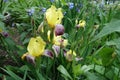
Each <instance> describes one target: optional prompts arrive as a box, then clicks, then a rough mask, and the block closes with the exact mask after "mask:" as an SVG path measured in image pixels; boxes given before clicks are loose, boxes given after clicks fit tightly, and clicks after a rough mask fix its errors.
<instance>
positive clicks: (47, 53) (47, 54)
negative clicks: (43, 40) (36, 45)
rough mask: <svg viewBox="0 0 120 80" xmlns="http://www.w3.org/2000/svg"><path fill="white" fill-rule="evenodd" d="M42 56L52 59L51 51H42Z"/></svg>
mask: <svg viewBox="0 0 120 80" xmlns="http://www.w3.org/2000/svg"><path fill="white" fill-rule="evenodd" d="M43 55H45V56H47V57H50V58H52V59H53V53H52V51H51V50H48V49H46V50H45V51H44V54H43Z"/></svg>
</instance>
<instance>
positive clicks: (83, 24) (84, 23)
mask: <svg viewBox="0 0 120 80" xmlns="http://www.w3.org/2000/svg"><path fill="white" fill-rule="evenodd" d="M78 25H79V26H80V27H85V26H86V21H85V20H80V21H79V24H78Z"/></svg>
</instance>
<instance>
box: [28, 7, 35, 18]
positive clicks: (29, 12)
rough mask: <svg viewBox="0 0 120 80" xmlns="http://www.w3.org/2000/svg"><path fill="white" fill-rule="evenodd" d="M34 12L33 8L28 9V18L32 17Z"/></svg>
mask: <svg viewBox="0 0 120 80" xmlns="http://www.w3.org/2000/svg"><path fill="white" fill-rule="evenodd" d="M34 12H35V9H34V8H31V9H29V10H28V11H27V13H28V15H29V16H32V15H33V14H34Z"/></svg>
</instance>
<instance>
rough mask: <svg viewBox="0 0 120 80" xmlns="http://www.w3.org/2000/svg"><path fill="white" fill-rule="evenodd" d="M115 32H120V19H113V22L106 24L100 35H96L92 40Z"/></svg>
mask: <svg viewBox="0 0 120 80" xmlns="http://www.w3.org/2000/svg"><path fill="white" fill-rule="evenodd" d="M113 32H120V20H117V21H112V22H110V23H108V24H106V26H105V27H104V28H103V29H102V30H101V31H100V33H99V34H98V35H96V36H95V37H94V38H93V39H92V41H95V40H97V39H99V38H102V37H103V36H106V35H108V34H111V33H113Z"/></svg>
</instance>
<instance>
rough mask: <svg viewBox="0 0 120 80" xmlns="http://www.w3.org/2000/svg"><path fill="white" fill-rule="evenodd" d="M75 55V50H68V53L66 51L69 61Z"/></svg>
mask: <svg viewBox="0 0 120 80" xmlns="http://www.w3.org/2000/svg"><path fill="white" fill-rule="evenodd" d="M73 56H76V53H75V51H72V50H69V51H67V53H66V59H67V60H68V61H72V60H73Z"/></svg>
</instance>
